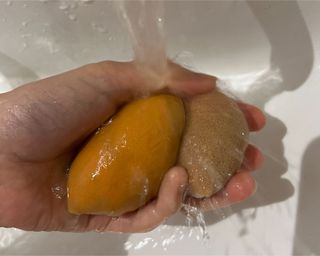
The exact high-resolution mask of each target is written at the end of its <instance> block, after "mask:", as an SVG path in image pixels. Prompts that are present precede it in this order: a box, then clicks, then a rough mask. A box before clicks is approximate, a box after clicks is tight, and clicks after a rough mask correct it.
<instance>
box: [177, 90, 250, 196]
mask: <svg viewBox="0 0 320 256" xmlns="http://www.w3.org/2000/svg"><path fill="white" fill-rule="evenodd" d="M185 112H186V127H185V131H184V135H183V140H182V144H181V146H180V155H179V160H178V164H179V165H182V166H183V167H185V168H186V169H187V171H188V174H189V185H190V195H191V196H193V197H196V198H203V197H210V196H211V195H213V194H214V193H216V192H217V191H219V190H220V189H221V188H223V187H224V185H225V184H226V183H227V181H228V180H229V179H230V178H231V176H232V175H233V174H234V173H235V172H236V171H237V170H238V169H239V168H240V166H241V164H242V162H243V158H244V152H245V149H246V147H247V140H248V134H249V131H248V125H247V122H246V119H245V117H244V114H243V113H242V111H241V110H240V109H239V107H238V105H237V103H236V102H235V101H234V100H233V99H231V98H229V97H228V96H226V95H224V94H223V93H221V92H219V91H217V90H213V91H212V92H210V93H207V94H201V95H197V96H195V97H193V98H191V99H187V100H185Z"/></svg>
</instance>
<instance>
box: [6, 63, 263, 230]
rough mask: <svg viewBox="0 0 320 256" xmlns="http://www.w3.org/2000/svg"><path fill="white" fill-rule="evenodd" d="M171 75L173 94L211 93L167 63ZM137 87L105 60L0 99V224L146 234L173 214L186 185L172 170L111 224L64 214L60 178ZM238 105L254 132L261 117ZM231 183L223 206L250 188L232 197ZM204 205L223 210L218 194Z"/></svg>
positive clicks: (132, 77)
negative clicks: (151, 194)
mask: <svg viewBox="0 0 320 256" xmlns="http://www.w3.org/2000/svg"><path fill="white" fill-rule="evenodd" d="M171 69H172V70H173V72H172V74H171V77H169V78H168V80H169V82H170V84H172V85H174V86H173V87H172V88H170V89H171V91H174V92H175V93H180V94H184V95H185V94H189V95H190V94H191V95H192V94H196V93H198V92H201V91H207V90H209V89H210V88H212V83H213V81H212V79H213V78H212V77H208V76H204V75H200V74H195V73H192V72H189V71H186V70H184V69H182V68H180V67H178V66H175V65H173V66H172V67H171ZM108 70H112V71H113V72H111V73H110V72H107V71H108ZM117 70H118V71H117ZM124 74H125V76H124ZM126 76H127V79H123V77H126ZM115 78H117V79H118V80H117V79H115ZM195 84H196V85H197V86H195ZM141 86H142V87H143V86H144V81H143V79H142V76H141V75H140V74H138V73H137V70H135V69H134V68H133V66H132V65H131V64H130V63H109V62H106V63H100V64H95V65H91V66H89V67H85V68H80V69H78V70H74V71H71V72H67V73H65V74H62V75H59V76H56V77H52V78H49V79H47V80H41V81H38V82H35V83H32V84H29V85H27V86H23V87H21V88H19V89H18V90H15V91H13V92H11V93H9V94H7V95H1V97H0V105H1V108H0V109H1V111H2V112H1V113H0V118H1V120H0V121H1V124H3V126H2V127H3V128H2V130H0V133H1V134H0V135H1V136H0V138H1V139H0V148H1V151H0V157H1V168H0V181H1V183H0V199H1V201H2V203H1V205H0V215H1V221H0V225H3V226H7V227H18V228H22V229H25V230H60V231H88V230H112V231H122V232H136V231H145V230H149V229H152V228H153V227H155V226H157V225H159V224H160V223H161V222H162V221H163V219H165V218H167V217H169V216H170V215H171V214H173V213H174V212H175V211H176V210H177V209H178V208H179V206H180V204H181V201H182V198H183V190H182V189H181V188H182V187H183V186H184V185H185V184H186V181H187V176H186V173H185V171H184V170H183V169H182V168H179V167H175V168H172V169H171V170H170V171H169V172H168V173H167V175H166V176H165V178H164V180H163V183H162V186H161V189H160V192H159V196H158V198H157V199H156V200H154V201H152V202H151V203H149V204H148V205H147V206H145V207H143V208H141V209H139V210H138V211H136V212H135V213H131V214H127V215H124V216H121V217H120V218H117V219H114V218H110V217H107V216H93V215H81V216H76V215H72V214H69V213H68V211H67V201H66V180H67V176H66V172H67V169H68V166H69V165H70V162H71V160H72V158H73V156H74V154H75V153H76V151H77V149H78V147H79V146H80V143H81V142H83V140H84V139H85V138H86V137H87V136H88V135H89V134H90V133H92V132H93V131H94V129H96V127H98V126H99V125H100V124H101V123H102V122H103V121H105V119H107V118H108V117H109V116H111V115H112V114H113V113H114V112H115V110H116V109H117V107H118V106H119V105H121V104H122V103H124V102H125V101H127V100H129V99H130V98H131V96H132V94H134V93H135V91H136V90H137V89H140V88H141ZM244 106H245V105H243V109H244V110H245V113H247V117H248V122H249V126H251V130H257V129H259V128H261V127H262V126H263V116H262V114H261V113H260V112H258V111H257V110H256V109H254V108H251V109H250V108H249V109H248V108H247V107H244ZM246 108H247V109H246ZM250 118H251V120H250ZM249 149H250V150H249V157H248V159H249V160H250V159H251V162H250V161H249V162H248V165H249V167H251V168H256V167H257V165H258V164H255V158H256V156H257V155H258V154H257V152H258V151H257V150H254V148H253V147H250V148H249ZM249 169H250V168H249ZM237 176H238V177H237V178H235V179H233V181H235V182H239V181H240V182H242V183H244V184H245V183H246V182H247V181H248V182H249V183H250V182H252V178H251V177H250V175H248V174H244V172H243V173H240V174H238V175H237ZM241 179H242V180H241ZM243 179H244V181H243ZM233 183H234V182H230V183H229V185H228V186H229V187H230V188H228V187H227V189H228V191H229V192H231V193H229V194H230V195H231V197H230V198H229V199H230V200H227V201H228V202H227V203H232V202H235V201H239V200H241V199H243V198H245V197H247V196H248V195H250V194H251V193H252V190H253V189H254V184H249V183H248V184H245V185H244V186H243V187H244V188H245V189H247V190H245V191H244V193H240V194H239V193H238V192H239V191H238V192H237V191H236V190H234V189H233V188H232V186H233ZM237 187H239V186H237ZM173 195H175V196H173ZM239 195H240V196H239ZM212 200H214V201H217V202H218V203H219V204H221V206H224V205H225V204H226V201H225V198H223V196H221V195H217V196H216V197H213V198H211V199H208V200H200V201H199V200H197V201H194V203H195V204H200V206H201V207H203V208H204V209H205V208H208V205H210V204H211V203H212Z"/></svg>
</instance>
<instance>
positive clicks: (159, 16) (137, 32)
mask: <svg viewBox="0 0 320 256" xmlns="http://www.w3.org/2000/svg"><path fill="white" fill-rule="evenodd" d="M114 4H115V6H116V9H117V11H118V13H119V16H120V17H121V18H122V21H123V23H124V24H125V26H126V28H127V30H128V32H129V35H130V39H131V43H132V48H133V51H134V60H135V63H136V65H137V67H138V68H140V69H141V70H143V74H145V75H146V76H147V79H148V80H150V81H152V82H150V84H152V85H153V86H155V87H156V88H155V89H159V88H160V87H161V86H162V85H163V83H162V78H163V77H164V74H165V72H166V68H167V55H166V49H165V39H164V30H163V24H164V8H163V3H162V2H161V1H145V0H139V1H115V2H114Z"/></svg>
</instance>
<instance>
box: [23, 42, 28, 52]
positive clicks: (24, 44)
mask: <svg viewBox="0 0 320 256" xmlns="http://www.w3.org/2000/svg"><path fill="white" fill-rule="evenodd" d="M27 47H28V44H27V43H26V42H24V43H22V51H23V50H24V49H26V48H27Z"/></svg>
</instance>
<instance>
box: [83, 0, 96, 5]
mask: <svg viewBox="0 0 320 256" xmlns="http://www.w3.org/2000/svg"><path fill="white" fill-rule="evenodd" d="M81 2H82V3H88V4H89V3H93V2H94V0H81Z"/></svg>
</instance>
